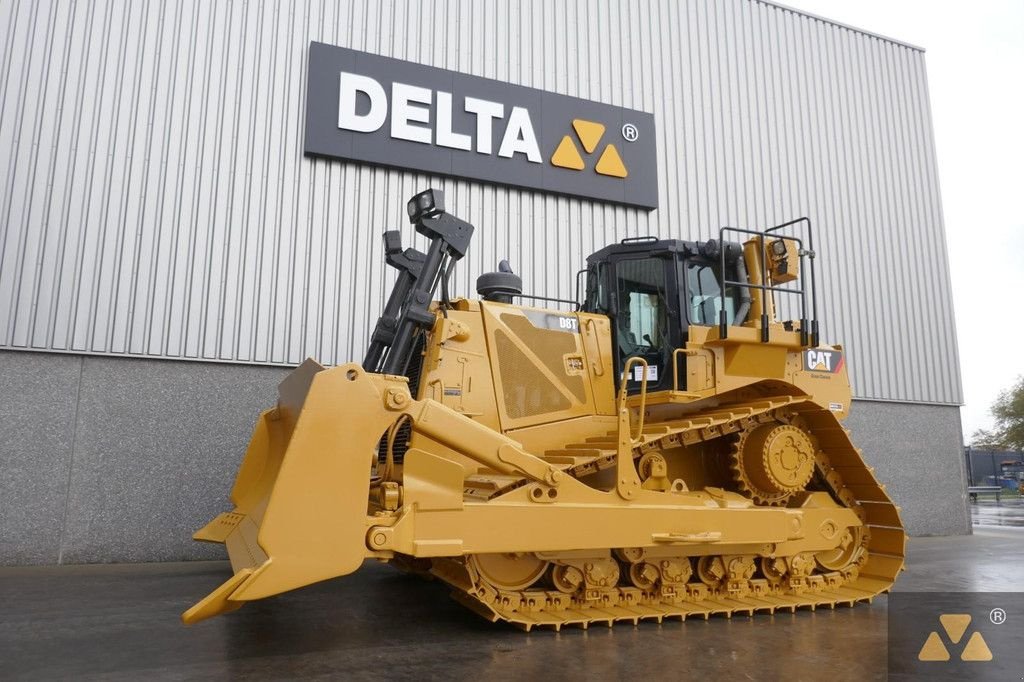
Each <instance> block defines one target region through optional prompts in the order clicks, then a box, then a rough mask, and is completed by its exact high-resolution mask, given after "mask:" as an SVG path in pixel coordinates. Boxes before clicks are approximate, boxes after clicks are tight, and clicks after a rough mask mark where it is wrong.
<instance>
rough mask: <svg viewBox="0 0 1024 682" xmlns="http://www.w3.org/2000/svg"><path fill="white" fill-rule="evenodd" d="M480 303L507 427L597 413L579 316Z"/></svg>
mask: <svg viewBox="0 0 1024 682" xmlns="http://www.w3.org/2000/svg"><path fill="white" fill-rule="evenodd" d="M480 305H481V308H482V310H483V319H484V326H485V328H486V333H487V348H488V353H489V356H490V359H491V366H492V367H493V380H494V388H495V396H496V399H497V402H498V418H499V420H500V422H501V428H502V430H503V431H508V430H510V429H516V428H522V427H526V426H532V425H535V424H545V423H549V422H554V421H560V420H563V419H571V418H573V417H580V416H583V415H588V414H594V412H595V405H594V394H593V386H592V383H591V376H590V371H589V370H588V367H587V360H586V357H585V353H584V343H583V335H582V334H580V317H579V315H577V314H576V313H572V312H561V311H554V310H543V309H540V308H527V307H520V306H512V305H505V304H501V303H481V304H480Z"/></svg>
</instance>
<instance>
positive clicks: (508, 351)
mask: <svg viewBox="0 0 1024 682" xmlns="http://www.w3.org/2000/svg"><path fill="white" fill-rule="evenodd" d="M494 344H495V348H496V350H497V352H498V371H499V373H500V375H501V388H502V393H503V398H504V400H505V412H506V413H508V416H509V417H512V418H513V419H519V418H521V417H532V416H534V415H538V414H545V413H547V412H561V411H562V410H567V409H569V407H570V406H571V404H570V403H569V400H568V399H567V398H566V397H565V396H564V395H562V393H561V392H560V391H559V390H558V389H557V388H555V385H554V384H552V383H551V382H550V381H548V380H547V378H545V376H544V375H543V374H542V373H541V371H540V370H539V369H537V367H536V366H535V365H534V364H533V363H532V362H530V360H529V359H528V358H527V357H526V355H525V354H524V353H523V352H522V351H521V350H519V349H518V348H516V345H515V343H514V342H513V341H512V339H511V338H510V337H509V335H508V334H507V333H506V332H504V331H503V330H501V329H496V330H495V331H494Z"/></svg>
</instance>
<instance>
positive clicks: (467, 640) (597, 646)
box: [0, 503, 1024, 681]
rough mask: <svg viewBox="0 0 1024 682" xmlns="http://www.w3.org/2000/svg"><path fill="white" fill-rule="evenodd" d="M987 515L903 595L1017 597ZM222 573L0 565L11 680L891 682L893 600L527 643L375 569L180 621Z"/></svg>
mask: <svg viewBox="0 0 1024 682" xmlns="http://www.w3.org/2000/svg"><path fill="white" fill-rule="evenodd" d="M989 506H990V505H986V504H984V503H983V505H981V507H980V508H979V509H978V510H977V514H976V517H975V518H976V522H977V523H978V524H979V525H976V526H975V534H974V535H973V536H962V537H952V538H917V539H914V540H912V541H911V543H910V548H909V558H908V565H909V570H908V571H907V572H906V573H905V574H903V576H902V577H901V578H900V579H899V581H898V582H897V589H898V590H906V591H933V590H935V591H940V590H950V591H954V590H968V591H973V590H977V591H1020V590H1021V579H1022V575H1021V572H1020V569H1019V566H1020V565H1021V561H1022V560H1024V529H1022V528H1019V527H1013V526H1012V525H999V523H1001V522H1002V521H1004V520H1005V519H1008V518H1014V517H1016V516H1017V515H1019V514H1021V513H1022V512H1024V509H1022V508H1020V507H1019V506H1012V505H1006V504H1003V505H1000V508H1001V511H1000V509H996V510H992V509H989ZM991 507H995V505H994V504H992V505H991ZM982 523H984V524H985V525H981V524H982ZM1013 525H1018V524H1013ZM227 573H228V568H227V566H226V564H225V563H222V562H201V563H200V562H196V563H188V564H146V565H116V566H65V567H46V568H6V569H0V605H2V606H0V608H2V611H0V614H2V615H0V665H2V669H0V678H5V679H54V678H70V677H74V678H76V679H123V680H136V679H140V678H151V677H155V678H159V679H197V678H223V677H239V678H260V679H263V678H273V679H287V678H300V677H301V678H310V677H321V678H345V679H366V680H370V679H372V680H379V679H381V678H386V679H395V678H406V679H411V678H415V679H461V678H469V677H472V678H479V679H488V680H489V681H490V680H504V679H522V678H535V679H538V680H540V679H549V678H552V677H558V678H561V679H568V680H573V679H594V678H618V679H625V678H647V679H679V678H684V677H685V678H697V677H698V676H705V675H706V676H709V677H711V676H721V675H723V674H727V675H728V676H729V677H730V678H739V679H757V680H762V679H781V678H783V677H785V678H786V679H787V680H801V679H806V680H812V679H824V678H828V679H835V680H846V679H850V680H853V679H865V678H868V679H884V678H885V665H886V655H885V653H886V649H885V643H886V598H884V597H883V598H879V599H877V600H875V602H874V603H873V604H871V605H869V606H868V605H865V606H859V607H857V608H853V609H848V608H844V609H839V610H836V611H829V610H819V611H816V612H809V611H804V612H799V613H796V614H777V615H774V616H767V615H759V616H755V617H754V618H747V617H737V618H733V619H731V620H729V619H725V618H712V619H711V620H709V621H706V622H705V621H697V620H695V621H688V622H686V623H678V622H674V623H666V624H663V625H657V624H653V623H644V624H641V625H639V626H637V627H632V626H628V625H618V626H616V627H614V628H611V629H608V628H592V629H590V630H587V631H583V630H565V631H563V632H561V633H555V632H549V631H535V632H532V633H529V634H525V633H522V632H519V631H518V630H515V629H512V628H510V627H505V626H501V625H490V624H487V623H485V622H483V621H482V620H480V619H479V618H477V617H476V616H474V615H472V614H471V613H469V612H468V611H466V610H465V609H463V608H462V607H460V606H459V605H457V604H456V603H455V602H454V601H452V600H451V599H449V598H448V596H447V591H446V590H445V588H444V587H443V586H441V585H439V584H436V583H426V582H423V581H421V580H419V579H416V578H411V577H407V576H404V575H401V574H399V573H398V572H397V571H394V570H392V569H390V568H389V567H387V566H382V565H377V564H367V566H366V567H365V568H363V569H362V570H361V571H359V572H358V573H356V574H355V575H353V576H349V577H347V578H344V579H339V580H334V581H330V582H328V583H324V584H321V585H317V586H314V587H311V588H307V589H304V590H299V591H297V592H294V593H291V594H286V595H281V596H280V597H276V598H274V599H269V600H265V601H263V602H256V603H253V604H250V605H248V606H246V607H245V608H243V609H241V610H240V611H238V612H236V613H234V614H231V615H228V616H226V617H222V618H219V619H215V620H212V621H207V622H205V623H201V624H199V625H196V626H193V627H190V628H186V627H184V626H182V625H181V624H180V621H179V620H178V615H179V614H180V612H181V611H182V610H183V609H185V608H186V607H187V606H189V605H190V604H191V602H192V601H193V600H195V599H197V598H199V597H201V596H202V595H204V594H205V593H206V592H207V591H209V590H210V589H211V588H213V587H214V586H216V585H217V584H219V583H220V582H221V581H222V580H223V579H224V578H225V577H226V576H227Z"/></svg>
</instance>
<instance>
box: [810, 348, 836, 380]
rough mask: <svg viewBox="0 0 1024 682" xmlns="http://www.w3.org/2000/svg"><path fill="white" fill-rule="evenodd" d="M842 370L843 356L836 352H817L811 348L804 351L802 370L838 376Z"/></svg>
mask: <svg viewBox="0 0 1024 682" xmlns="http://www.w3.org/2000/svg"><path fill="white" fill-rule="evenodd" d="M842 368H843V354H842V352H841V351H837V350H818V349H817V348H811V349H810V350H807V351H804V369H805V370H807V371H808V372H828V373H829V374H838V373H839V370H841V369H842Z"/></svg>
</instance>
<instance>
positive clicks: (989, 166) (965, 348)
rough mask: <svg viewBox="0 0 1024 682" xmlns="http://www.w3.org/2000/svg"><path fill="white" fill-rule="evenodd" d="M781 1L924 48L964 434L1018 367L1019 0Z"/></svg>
mask: <svg viewBox="0 0 1024 682" xmlns="http://www.w3.org/2000/svg"><path fill="white" fill-rule="evenodd" d="M783 4H785V5H787V6H789V7H793V8H796V9H801V10H804V11H807V12H810V13H812V14H817V15H819V16H822V17H826V18H828V19H834V20H836V21H839V22H842V23H844V24H849V25H851V26H856V27H857V28H862V29H864V30H867V31H871V32H874V33H880V34H882V35H884V36H888V37H891V38H896V39H897V40H902V41H904V42H908V43H911V44H913V45H917V46H919V47H923V48H925V50H926V51H927V52H926V54H925V62H926V64H927V68H928V84H929V89H930V91H931V100H932V112H933V115H934V121H935V143H936V146H937V148H938V160H939V181H940V183H941V189H942V203H943V208H944V212H945V219H946V236H947V240H948V244H949V260H950V264H951V269H952V277H953V299H954V305H955V306H956V319H957V327H958V330H957V333H958V337H959V340H960V368H961V376H962V377H963V384H964V400H965V402H966V405H965V406H964V408H963V410H962V414H963V428H964V438H966V439H969V438H970V436H971V434H972V433H973V432H974V430H975V429H978V428H988V427H989V426H991V424H992V417H991V416H990V415H989V411H988V410H989V406H990V405H991V403H992V401H993V400H994V399H995V397H996V396H997V395H998V393H999V391H1000V390H1002V389H1005V388H1008V387H1009V386H1010V385H1011V384H1012V383H1013V381H1014V379H1015V377H1017V376H1019V375H1022V374H1024V0H978V1H977V2H970V3H968V2H963V1H962V0H958V1H956V2H954V1H952V0H783ZM922 293H925V292H922ZM918 303H921V304H923V305H925V306H927V305H928V299H927V298H925V299H924V300H922V301H919V302H918Z"/></svg>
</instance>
